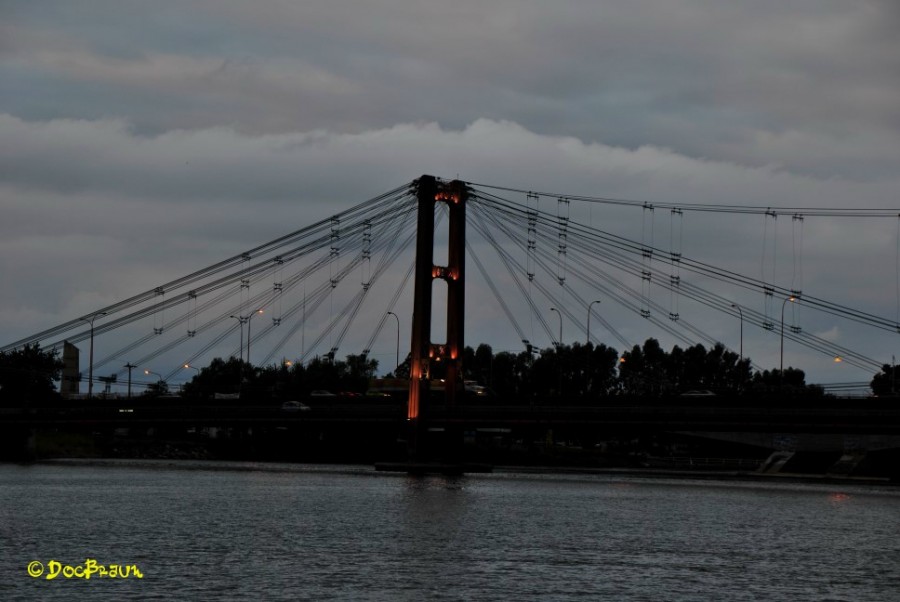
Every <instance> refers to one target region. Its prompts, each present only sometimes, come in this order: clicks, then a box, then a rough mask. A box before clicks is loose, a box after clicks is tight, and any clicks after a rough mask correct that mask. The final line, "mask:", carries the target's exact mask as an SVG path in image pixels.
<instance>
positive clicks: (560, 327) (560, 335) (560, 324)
mask: <svg viewBox="0 0 900 602" xmlns="http://www.w3.org/2000/svg"><path fill="white" fill-rule="evenodd" d="M550 311H555V312H556V315H557V316H559V343H557V347H562V314H561V313H559V310H558V309H556V308H555V307H551V308H550Z"/></svg>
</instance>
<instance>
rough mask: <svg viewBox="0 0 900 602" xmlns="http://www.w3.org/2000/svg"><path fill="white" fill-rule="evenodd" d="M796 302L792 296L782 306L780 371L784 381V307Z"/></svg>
mask: <svg viewBox="0 0 900 602" xmlns="http://www.w3.org/2000/svg"><path fill="white" fill-rule="evenodd" d="M796 300H797V297H795V296H793V295H791V296H790V297H787V298H786V299H785V300H784V302H783V303H782V304H781V368H780V369H779V373H780V374H779V376H780V378H781V380H782V381H783V380H784V307H785V305H787V303H788V301H790V302H791V303H793V302H794V301H796Z"/></svg>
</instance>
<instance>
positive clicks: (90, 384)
mask: <svg viewBox="0 0 900 602" xmlns="http://www.w3.org/2000/svg"><path fill="white" fill-rule="evenodd" d="M105 315H106V312H105V311H101V312H100V313H98V314H94V315H93V316H91V318H90V319H87V318H81V319H82V320H84V321H85V322H87V323H88V324H90V325H91V351H90V357H89V359H88V399H90V398H92V397H93V396H94V320H96V319H97V318H99V317H100V316H105Z"/></svg>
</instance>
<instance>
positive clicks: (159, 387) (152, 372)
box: [144, 370, 165, 393]
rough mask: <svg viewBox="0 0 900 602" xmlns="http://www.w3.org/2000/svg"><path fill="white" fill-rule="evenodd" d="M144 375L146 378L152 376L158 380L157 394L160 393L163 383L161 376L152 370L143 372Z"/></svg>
mask: <svg viewBox="0 0 900 602" xmlns="http://www.w3.org/2000/svg"><path fill="white" fill-rule="evenodd" d="M144 374H146V375H147V376H150V375H151V374H152V375H153V376H155V377H156V378H157V379H158V380H157V381H156V387H157V392H158V393H162V384H163V382H165V381H163V377H162V374H160V373H159V372H154V371H153V370H144Z"/></svg>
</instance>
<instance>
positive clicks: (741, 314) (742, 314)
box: [731, 303, 744, 361]
mask: <svg viewBox="0 0 900 602" xmlns="http://www.w3.org/2000/svg"><path fill="white" fill-rule="evenodd" d="M731 307H733V308H735V309H736V310H738V314H739V315H740V316H741V361H744V312H743V311H741V306H740V305H738V304H737V303H732V304H731Z"/></svg>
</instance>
